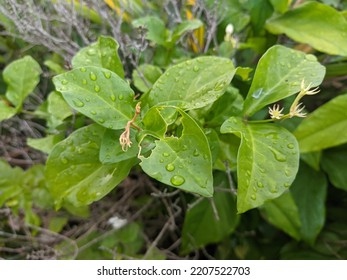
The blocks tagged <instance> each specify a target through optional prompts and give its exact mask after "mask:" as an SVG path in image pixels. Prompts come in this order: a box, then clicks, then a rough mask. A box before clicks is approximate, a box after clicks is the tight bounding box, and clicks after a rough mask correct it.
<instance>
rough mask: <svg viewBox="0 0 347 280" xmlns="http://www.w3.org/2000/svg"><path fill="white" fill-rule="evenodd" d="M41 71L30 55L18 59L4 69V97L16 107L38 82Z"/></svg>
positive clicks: (18, 106) (19, 105)
mask: <svg viewBox="0 0 347 280" xmlns="http://www.w3.org/2000/svg"><path fill="white" fill-rule="evenodd" d="M41 72H42V70H41V68H40V65H39V64H38V63H37V62H36V61H35V60H34V59H33V58H32V57H31V56H25V57H23V58H21V59H18V60H16V61H14V62H12V63H11V64H9V65H8V66H7V67H6V68H5V69H4V72H3V77H4V81H5V82H6V84H7V91H6V97H7V99H8V100H9V101H10V102H11V103H12V104H13V105H14V106H15V107H16V108H17V109H18V108H20V107H21V106H22V104H23V101H24V99H25V98H26V97H27V96H28V95H29V94H30V93H31V92H32V91H33V90H34V89H35V87H36V86H37V84H38V83H39V81H40V74H41Z"/></svg>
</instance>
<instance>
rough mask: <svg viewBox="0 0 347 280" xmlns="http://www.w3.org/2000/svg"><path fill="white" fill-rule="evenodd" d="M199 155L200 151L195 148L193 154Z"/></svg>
mask: <svg viewBox="0 0 347 280" xmlns="http://www.w3.org/2000/svg"><path fill="white" fill-rule="evenodd" d="M199 155H200V153H199V151H198V150H197V149H195V150H194V152H193V156H195V157H197V156H199Z"/></svg>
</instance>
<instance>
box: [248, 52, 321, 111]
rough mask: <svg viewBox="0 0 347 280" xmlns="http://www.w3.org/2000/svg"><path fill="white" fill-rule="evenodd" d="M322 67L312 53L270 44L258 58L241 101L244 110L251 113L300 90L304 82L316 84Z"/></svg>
mask: <svg viewBox="0 0 347 280" xmlns="http://www.w3.org/2000/svg"><path fill="white" fill-rule="evenodd" d="M324 75H325V68H324V66H322V65H321V64H319V63H318V62H317V59H316V57H315V56H313V55H311V54H305V53H303V52H300V51H295V50H292V49H289V48H286V47H283V46H279V45H277V46H273V47H271V48H270V49H268V51H267V52H266V53H265V54H264V55H263V56H262V57H261V59H260V60H259V63H258V66H257V69H256V71H255V74H254V78H253V81H252V85H251V88H250V89H249V92H248V95H247V98H246V100H245V104H244V113H245V115H247V116H252V115H253V114H254V113H255V112H257V111H258V110H260V109H261V108H263V107H265V106H266V105H268V104H271V103H273V102H276V101H278V100H281V99H284V98H286V97H288V96H291V95H293V94H295V93H297V92H299V91H300V85H301V82H302V80H304V81H305V85H308V84H310V83H311V86H312V87H314V86H318V85H319V84H320V83H321V82H322V80H323V78H324Z"/></svg>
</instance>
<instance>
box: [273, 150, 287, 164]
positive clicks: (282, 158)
mask: <svg viewBox="0 0 347 280" xmlns="http://www.w3.org/2000/svg"><path fill="white" fill-rule="evenodd" d="M271 152H272V154H273V155H274V157H275V159H276V160H277V161H279V162H285V161H286V160H287V158H286V156H285V155H283V154H281V153H280V152H278V151H276V150H274V149H271Z"/></svg>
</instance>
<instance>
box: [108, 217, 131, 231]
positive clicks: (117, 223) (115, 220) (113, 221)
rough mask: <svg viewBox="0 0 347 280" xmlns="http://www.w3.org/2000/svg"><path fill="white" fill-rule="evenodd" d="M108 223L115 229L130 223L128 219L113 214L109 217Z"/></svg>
mask: <svg viewBox="0 0 347 280" xmlns="http://www.w3.org/2000/svg"><path fill="white" fill-rule="evenodd" d="M107 223H108V224H109V225H111V226H112V227H113V228H114V229H120V228H121V227H123V226H125V225H126V224H127V223H128V220H127V219H122V218H119V217H118V216H113V217H111V218H109V219H108V221H107Z"/></svg>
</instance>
